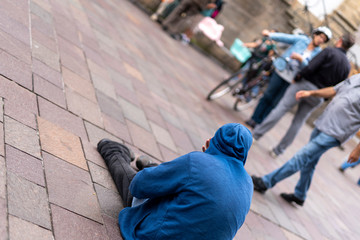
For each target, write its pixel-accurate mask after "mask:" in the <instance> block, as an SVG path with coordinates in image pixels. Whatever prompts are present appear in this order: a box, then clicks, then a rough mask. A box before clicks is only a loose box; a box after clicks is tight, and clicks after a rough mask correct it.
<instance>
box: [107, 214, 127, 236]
mask: <svg viewBox="0 0 360 240" xmlns="http://www.w3.org/2000/svg"><path fill="white" fill-rule="evenodd" d="M103 219H104V224H105V227H106V230H107V233H108V236H109V239H119V240H123V238H122V237H121V233H120V228H119V224H118V221H117V216H116V218H112V217H109V216H106V215H103Z"/></svg>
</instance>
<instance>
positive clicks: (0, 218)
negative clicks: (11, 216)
mask: <svg viewBox="0 0 360 240" xmlns="http://www.w3.org/2000/svg"><path fill="white" fill-rule="evenodd" d="M7 227H8V220H7V204H6V199H5V198H3V197H0V240H7V239H9V238H8V232H7Z"/></svg>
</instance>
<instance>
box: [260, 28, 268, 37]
mask: <svg viewBox="0 0 360 240" xmlns="http://www.w3.org/2000/svg"><path fill="white" fill-rule="evenodd" d="M261 34H262V35H263V36H265V37H268V36H269V34H270V31H269V30H267V29H264V30H262V32H261Z"/></svg>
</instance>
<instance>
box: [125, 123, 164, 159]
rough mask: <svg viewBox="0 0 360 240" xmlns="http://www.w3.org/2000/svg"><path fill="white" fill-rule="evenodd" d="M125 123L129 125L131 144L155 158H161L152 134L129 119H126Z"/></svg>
mask: <svg viewBox="0 0 360 240" xmlns="http://www.w3.org/2000/svg"><path fill="white" fill-rule="evenodd" d="M126 123H127V126H128V127H129V131H130V135H131V138H132V140H133V144H134V145H135V146H137V147H138V148H139V149H141V150H142V151H144V152H146V153H148V154H150V155H152V156H154V157H155V158H158V159H161V153H160V150H159V148H158V146H157V143H156V139H155V137H154V135H152V134H151V133H150V132H148V131H146V130H145V129H143V128H141V127H139V126H138V125H136V124H135V123H132V122H131V121H126Z"/></svg>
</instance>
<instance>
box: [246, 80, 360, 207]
mask: <svg viewBox="0 0 360 240" xmlns="http://www.w3.org/2000/svg"><path fill="white" fill-rule="evenodd" d="M359 89H360V74H357V75H354V76H352V77H350V78H348V79H346V80H345V81H342V82H341V83H339V84H337V85H336V86H335V87H327V88H322V89H317V90H305V91H299V92H297V93H296V99H297V100H300V99H303V98H308V97H323V98H331V97H334V99H333V100H332V101H331V102H330V104H329V105H328V106H327V107H326V109H325V110H324V112H323V114H322V115H321V116H320V117H319V118H318V119H317V120H316V121H315V129H314V130H313V132H312V133H311V136H310V141H309V142H308V143H307V144H306V145H305V146H304V147H303V148H302V149H300V150H299V151H298V152H297V153H296V154H295V155H294V156H293V157H292V158H291V159H290V160H289V161H287V162H286V163H285V164H284V165H282V166H281V167H280V168H278V169H276V170H275V171H273V172H271V173H269V174H267V175H265V176H263V177H257V176H252V179H253V183H254V189H255V190H256V191H258V192H260V193H264V192H265V191H266V190H267V189H269V188H272V187H274V186H275V185H276V184H277V183H278V182H280V181H282V180H284V179H285V178H287V177H289V176H291V175H293V174H294V173H296V172H298V171H300V179H299V181H298V183H297V185H296V187H295V191H294V193H290V194H287V193H282V194H281V195H280V196H281V197H282V198H283V199H284V200H286V201H287V202H289V203H292V202H295V203H296V204H298V205H300V206H302V205H303V204H304V201H305V199H306V195H307V191H308V190H309V188H310V184H311V180H312V177H313V174H314V171H315V167H316V165H317V163H318V162H319V159H320V157H321V156H322V154H324V153H325V152H326V151H327V150H329V149H330V148H333V147H336V146H339V145H340V144H343V143H344V142H346V141H347V140H349V139H350V138H351V137H352V136H353V135H354V134H355V133H356V132H357V131H359V128H360V118H359V116H360V91H359ZM359 157H360V143H359V144H358V145H357V146H356V147H355V148H354V150H353V151H352V152H351V153H350V156H349V159H348V162H349V163H352V162H355V161H357V160H358V159H359Z"/></svg>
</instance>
